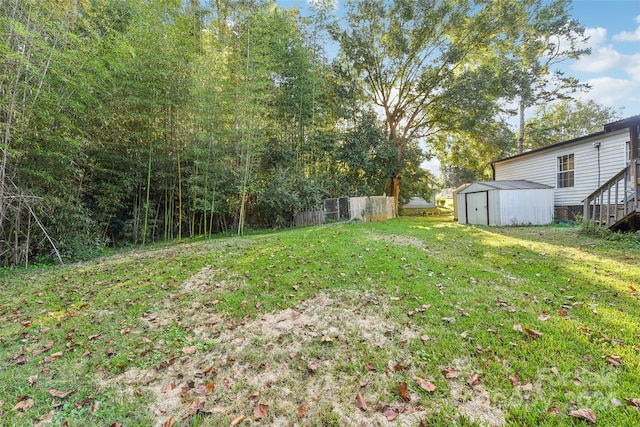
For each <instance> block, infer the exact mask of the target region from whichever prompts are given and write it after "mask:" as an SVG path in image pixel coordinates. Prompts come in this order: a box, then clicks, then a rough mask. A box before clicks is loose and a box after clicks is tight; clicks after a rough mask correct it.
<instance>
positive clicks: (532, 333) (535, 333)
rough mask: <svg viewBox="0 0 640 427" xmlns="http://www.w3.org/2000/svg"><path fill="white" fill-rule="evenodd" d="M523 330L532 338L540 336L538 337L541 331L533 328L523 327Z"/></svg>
mask: <svg viewBox="0 0 640 427" xmlns="http://www.w3.org/2000/svg"><path fill="white" fill-rule="evenodd" d="M524 331H525V332H526V333H527V334H529V336H530V337H531V338H533V339H534V340H535V339H536V338H540V337H541V336H542V332H538V331H536V330H534V329H529V328H524Z"/></svg>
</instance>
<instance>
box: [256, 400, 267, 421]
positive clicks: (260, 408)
mask: <svg viewBox="0 0 640 427" xmlns="http://www.w3.org/2000/svg"><path fill="white" fill-rule="evenodd" d="M268 413H269V405H263V404H262V403H259V404H257V405H256V406H254V407H253V416H254V417H256V418H257V419H260V418H264V417H266V416H267V414H268Z"/></svg>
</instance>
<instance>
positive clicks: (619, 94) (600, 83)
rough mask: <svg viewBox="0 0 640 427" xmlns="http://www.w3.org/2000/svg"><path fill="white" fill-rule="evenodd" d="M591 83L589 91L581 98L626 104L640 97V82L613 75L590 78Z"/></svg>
mask: <svg viewBox="0 0 640 427" xmlns="http://www.w3.org/2000/svg"><path fill="white" fill-rule="evenodd" d="M586 83H588V84H589V85H591V90H590V91H589V92H585V93H583V94H582V95H581V96H580V98H581V99H593V100H594V101H597V102H599V103H600V104H603V105H606V106H617V105H624V104H626V103H632V102H638V101H640V97H639V96H638V95H637V94H638V93H640V82H638V81H635V82H634V81H632V80H626V79H614V78H612V77H598V78H595V79H589V80H587V82H586Z"/></svg>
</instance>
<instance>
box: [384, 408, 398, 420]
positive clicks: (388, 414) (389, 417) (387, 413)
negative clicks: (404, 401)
mask: <svg viewBox="0 0 640 427" xmlns="http://www.w3.org/2000/svg"><path fill="white" fill-rule="evenodd" d="M382 415H384V416H385V418H386V419H387V421H393V420H395V419H396V417H397V416H398V413H397V412H396V411H394V410H391V409H387V410H386V411H384V412H383V413H382Z"/></svg>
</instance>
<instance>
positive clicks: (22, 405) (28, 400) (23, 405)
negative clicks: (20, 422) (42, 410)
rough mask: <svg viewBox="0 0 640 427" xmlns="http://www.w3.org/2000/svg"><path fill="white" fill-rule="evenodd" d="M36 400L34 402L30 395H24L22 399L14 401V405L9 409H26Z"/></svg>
mask: <svg viewBox="0 0 640 427" xmlns="http://www.w3.org/2000/svg"><path fill="white" fill-rule="evenodd" d="M35 403H36V402H34V400H33V399H32V398H30V397H25V398H24V399H21V400H20V401H18V403H16V406H14V407H13V409H11V410H12V411H18V410H23V411H25V412H26V411H28V410H29V409H30V408H31V407H32V406H33V405H34V404H35Z"/></svg>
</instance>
